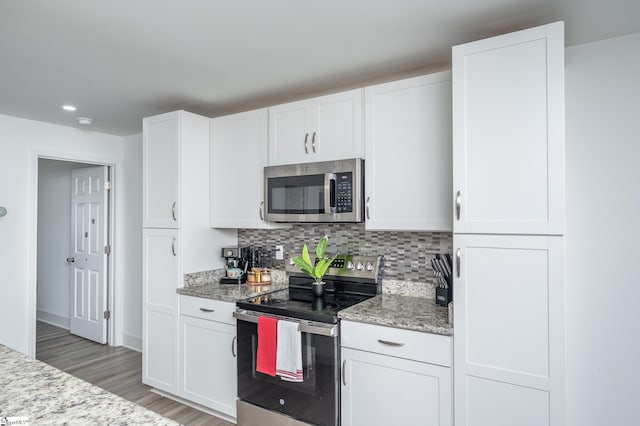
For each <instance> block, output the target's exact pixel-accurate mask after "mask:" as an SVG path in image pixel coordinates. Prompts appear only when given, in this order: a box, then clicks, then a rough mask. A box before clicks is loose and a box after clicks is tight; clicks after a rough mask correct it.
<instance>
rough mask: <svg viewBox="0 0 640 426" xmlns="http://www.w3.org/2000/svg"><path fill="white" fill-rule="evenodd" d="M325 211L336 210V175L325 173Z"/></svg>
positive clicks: (330, 212)
mask: <svg viewBox="0 0 640 426" xmlns="http://www.w3.org/2000/svg"><path fill="white" fill-rule="evenodd" d="M324 212H325V213H328V214H335V212H336V175H335V173H325V174H324Z"/></svg>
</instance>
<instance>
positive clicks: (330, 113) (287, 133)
mask: <svg viewBox="0 0 640 426" xmlns="http://www.w3.org/2000/svg"><path fill="white" fill-rule="evenodd" d="M362 156H363V139H362V89H356V90H350V91H347V92H341V93H336V94H333V95H327V96H321V97H318V98H313V99H307V100H303V101H298V102H291V103H288V104H283V105H277V106H274V107H271V108H269V165H276V164H294V163H307V162H314V161H329V160H338V159H345V158H361V157H362Z"/></svg>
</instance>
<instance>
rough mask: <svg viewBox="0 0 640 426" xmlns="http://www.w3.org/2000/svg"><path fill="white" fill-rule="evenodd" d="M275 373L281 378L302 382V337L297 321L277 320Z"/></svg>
mask: <svg viewBox="0 0 640 426" xmlns="http://www.w3.org/2000/svg"><path fill="white" fill-rule="evenodd" d="M276 375H278V376H280V377H281V378H282V380H287V381H290V382H302V381H303V380H304V378H303V376H302V337H301V335H300V328H299V325H298V323H297V322H292V321H283V320H279V321H278V345H277V349H276Z"/></svg>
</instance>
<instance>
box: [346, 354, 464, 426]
mask: <svg viewBox="0 0 640 426" xmlns="http://www.w3.org/2000/svg"><path fill="white" fill-rule="evenodd" d="M342 362H343V381H342V425H343V426H360V425H367V426H376V425H380V426H387V425H416V426H418V425H424V426H445V425H451V424H452V419H451V416H452V404H451V369H449V368H446V367H440V366H436V365H432V364H426V363H422V362H417V361H411V360H407V359H402V358H395V357H390V356H386V355H380V354H376V353H372V352H365V351H359V350H353V349H348V348H342Z"/></svg>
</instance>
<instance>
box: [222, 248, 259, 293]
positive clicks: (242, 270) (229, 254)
mask: <svg viewBox="0 0 640 426" xmlns="http://www.w3.org/2000/svg"><path fill="white" fill-rule="evenodd" d="M254 252H255V250H254V249H252V248H251V247H225V248H223V249H222V257H224V269H225V276H224V277H222V278H220V284H244V283H246V282H247V271H250V270H251V268H253V266H254V258H255V254H254Z"/></svg>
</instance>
